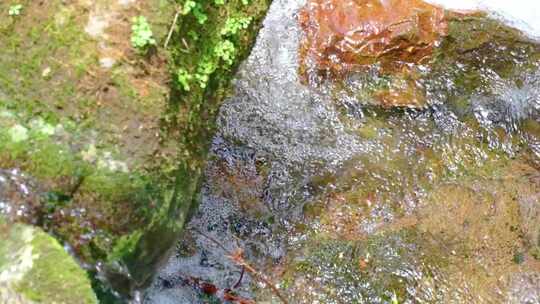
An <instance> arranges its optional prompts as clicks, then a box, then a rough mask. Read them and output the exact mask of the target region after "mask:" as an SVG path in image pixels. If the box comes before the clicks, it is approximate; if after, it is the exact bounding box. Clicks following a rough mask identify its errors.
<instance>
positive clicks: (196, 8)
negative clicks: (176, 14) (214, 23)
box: [180, 0, 208, 24]
mask: <svg viewBox="0 0 540 304" xmlns="http://www.w3.org/2000/svg"><path fill="white" fill-rule="evenodd" d="M189 13H193V16H195V18H196V19H197V22H198V23H199V24H204V23H205V22H206V20H208V16H206V14H205V13H204V11H203V8H202V6H201V4H199V3H197V2H195V1H193V0H186V2H184V6H182V10H181V11H180V14H182V15H187V14H189Z"/></svg>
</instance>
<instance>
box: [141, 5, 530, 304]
mask: <svg viewBox="0 0 540 304" xmlns="http://www.w3.org/2000/svg"><path fill="white" fill-rule="evenodd" d="M302 5H303V1H301V0H276V1H274V3H273V4H272V7H271V9H270V11H269V13H268V16H267V18H266V20H265V23H264V28H263V29H262V31H261V32H260V34H259V38H258V41H257V44H256V45H255V47H254V49H253V52H252V54H251V55H250V57H249V58H248V59H247V61H246V62H245V63H244V64H243V65H242V67H241V69H240V71H239V72H238V75H237V80H236V83H235V87H236V93H235V95H234V96H233V97H232V98H230V99H229V100H228V101H227V102H226V103H225V104H224V105H223V107H222V108H221V113H220V116H219V119H218V130H219V132H218V134H216V135H215V137H214V139H213V143H212V153H211V157H210V159H209V162H208V165H207V170H206V182H205V184H204V186H203V189H202V199H201V204H200V206H199V208H198V211H196V213H195V214H194V216H193V218H192V219H191V221H190V223H189V224H188V227H187V229H186V231H185V233H184V235H182V236H181V237H180V241H179V243H178V245H177V247H176V248H175V250H174V252H173V253H172V254H171V256H170V258H169V259H168V261H167V262H166V263H165V264H164V265H163V267H162V268H161V269H160V271H159V273H158V274H157V276H156V278H155V280H154V283H153V284H152V287H150V288H149V289H148V290H147V291H146V292H145V296H144V302H145V303H164V304H166V303H220V302H219V298H220V297H221V298H223V297H224V294H226V293H232V292H234V294H236V295H237V296H239V297H242V298H244V299H254V300H256V302H257V303H279V301H278V299H277V298H276V296H275V293H274V292H272V291H271V289H269V288H268V286H267V285H265V284H263V283H262V282H261V280H258V279H256V278H255V276H254V275H252V274H251V275H250V274H249V273H248V272H245V271H243V270H242V267H240V266H238V263H235V262H234V261H233V260H232V259H231V258H230V257H228V255H230V254H232V253H233V252H235V251H236V250H237V249H242V250H243V257H244V258H245V260H247V261H248V262H249V264H250V265H252V266H254V268H255V269H256V271H257V272H259V273H262V274H264V275H265V276H266V277H268V279H269V280H270V281H272V282H274V283H275V284H276V286H278V287H279V288H280V290H281V291H282V293H283V294H284V295H285V296H286V297H287V298H288V299H289V301H290V303H392V304H393V303H540V261H539V260H538V258H540V251H538V248H540V247H538V246H540V230H539V229H538V227H540V202H539V198H540V171H539V169H540V124H539V119H540V91H539V90H540V89H539V88H540V71H539V70H538V68H537V67H536V66H535V67H533V68H532V69H529V70H527V72H524V73H523V74H521V75H519V81H514V80H516V79H512V81H509V80H508V79H506V80H504V79H502V78H500V77H498V76H497V74H496V73H494V72H493V71H491V70H489V69H485V70H483V71H484V75H482V76H483V77H484V78H485V79H487V80H489V81H488V82H487V83H488V85H487V87H486V88H485V89H484V90H480V91H478V92H476V93H475V94H473V96H472V97H471V98H470V100H468V101H467V102H465V103H459V102H457V103H446V102H445V100H446V99H447V98H448V96H450V95H452V96H454V95H456V94H458V93H459V92H458V93H456V92H453V91H452V89H453V87H454V85H453V84H452V83H450V80H449V79H450V78H445V77H444V75H442V76H441V77H440V78H437V79H434V81H433V82H431V83H427V84H426V87H427V88H428V91H429V93H430V94H428V98H429V99H430V100H429V101H430V104H431V106H430V107H428V108H427V109H423V110H414V109H400V110H397V109H394V110H385V109H381V108H378V107H374V106H369V105H363V104H362V103H359V102H358V100H357V99H355V98H353V97H351V96H350V95H348V94H342V93H336V91H335V90H333V88H332V86H331V85H327V84H323V85H321V86H319V87H318V88H317V89H314V88H309V87H307V86H305V85H302V84H301V81H300V79H299V76H298V68H299V64H298V62H299V58H298V44H299V41H300V39H301V30H300V28H299V26H298V22H297V19H296V13H297V12H298V10H299V8H300V7H301V6H302ZM520 58H521V57H520V56H519V55H516V57H515V58H511V60H514V61H515V64H516V65H519V64H522V62H521V61H520ZM358 82H361V80H359V79H350V80H349V87H354V86H355V85H358ZM360 85H361V84H360ZM458 99H459V98H458ZM244 272H245V273H244ZM228 289H231V290H232V291H231V292H229V291H228ZM209 290H210V291H209ZM216 290H217V291H216Z"/></svg>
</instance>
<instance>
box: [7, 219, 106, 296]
mask: <svg viewBox="0 0 540 304" xmlns="http://www.w3.org/2000/svg"><path fill="white" fill-rule="evenodd" d="M0 236H1V238H0V302H2V303H65V304H68V303H81V304H82V303H85V304H86V303H88V304H91V303H98V301H97V298H96V295H95V294H94V292H93V290H92V287H91V285H90V279H89V278H88V275H87V273H86V272H85V271H84V270H83V269H81V268H80V267H79V265H78V264H77V263H76V262H75V260H74V259H73V258H72V257H71V256H70V255H69V254H68V253H67V252H66V251H65V250H64V248H63V247H62V246H61V245H60V244H59V243H58V241H56V240H55V239H54V238H52V237H51V236H49V235H48V234H46V233H45V232H43V231H42V230H41V229H39V228H32V227H30V226H26V225H23V224H7V223H6V222H4V221H3V220H2V222H0Z"/></svg>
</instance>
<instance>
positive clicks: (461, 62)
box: [299, 0, 539, 108]
mask: <svg viewBox="0 0 540 304" xmlns="http://www.w3.org/2000/svg"><path fill="white" fill-rule="evenodd" d="M299 23H300V27H301V28H302V30H303V32H304V38H303V39H302V41H301V43H300V46H299V53H300V74H301V76H302V78H303V79H304V80H305V81H306V82H308V83H309V84H314V85H318V84H320V83H321V81H324V80H327V79H330V80H337V81H334V83H337V84H338V85H337V86H336V89H337V90H339V91H344V92H346V94H347V95H351V96H352V97H354V98H356V99H358V101H359V102H360V103H368V104H376V105H381V106H383V107H413V108H420V107H424V106H426V105H432V104H436V103H441V102H452V99H453V98H455V97H456V96H461V97H465V99H467V98H468V97H471V95H473V94H475V93H477V94H478V93H479V95H483V94H486V93H489V92H491V91H492V90H493V88H492V87H493V86H494V85H495V83H496V82H498V81H501V80H510V81H517V80H516V79H517V78H519V77H518V76H519V75H521V74H523V73H525V72H530V70H534V69H535V66H536V65H537V61H538V58H539V57H538V44H537V43H536V42H535V41H533V40H531V39H529V38H528V37H526V36H525V35H524V34H523V33H521V32H520V31H518V30H516V29H513V28H511V27H509V26H506V25H504V24H502V23H501V22H499V21H497V20H494V19H491V18H490V17H488V16H487V15H486V14H484V13H482V12H468V13H465V12H457V11H450V10H445V9H443V8H441V7H438V6H435V5H431V4H427V3H425V2H423V1H419V0H391V1H380V0H363V1H348V2H346V1H345V2H342V1H322V0H310V1H308V3H307V5H306V6H305V7H304V8H303V9H302V10H301V12H300V18H299ZM514 78H515V79H514ZM464 95H466V96H464Z"/></svg>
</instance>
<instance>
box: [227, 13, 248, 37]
mask: <svg viewBox="0 0 540 304" xmlns="http://www.w3.org/2000/svg"><path fill="white" fill-rule="evenodd" d="M252 19H253V18H251V17H237V18H229V19H227V21H226V22H225V25H224V26H223V28H222V29H221V32H220V33H221V35H223V36H232V35H236V34H237V33H238V31H240V30H245V29H247V28H248V27H249V24H250V23H251V20H252Z"/></svg>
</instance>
